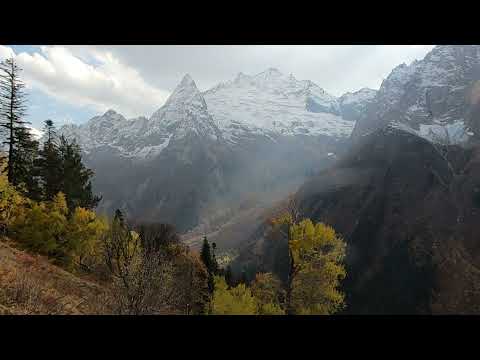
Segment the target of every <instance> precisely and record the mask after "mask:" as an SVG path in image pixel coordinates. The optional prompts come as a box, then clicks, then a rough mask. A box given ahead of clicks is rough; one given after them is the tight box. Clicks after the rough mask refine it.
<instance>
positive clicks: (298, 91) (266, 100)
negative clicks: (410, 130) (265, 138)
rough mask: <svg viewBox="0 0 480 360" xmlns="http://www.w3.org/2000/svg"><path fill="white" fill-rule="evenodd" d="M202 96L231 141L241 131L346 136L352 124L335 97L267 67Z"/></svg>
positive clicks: (238, 77) (240, 76)
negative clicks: (342, 113) (344, 116)
mask: <svg viewBox="0 0 480 360" xmlns="http://www.w3.org/2000/svg"><path fill="white" fill-rule="evenodd" d="M204 97H205V101H206V103H207V105H208V110H209V111H210V112H211V114H212V116H213V118H214V119H215V121H216V123H217V124H218V127H219V128H220V129H221V130H222V132H223V134H224V136H225V137H226V138H227V139H228V140H230V141H232V142H235V141H236V140H235V139H236V137H237V136H238V135H239V133H241V132H242V130H243V131H252V132H257V133H271V134H276V135H313V136H315V135H326V136H333V137H348V136H349V135H350V133H351V131H352V129H353V124H352V122H351V121H347V120H345V119H343V118H342V116H341V110H340V106H339V103H338V101H337V98H335V97H334V96H332V95H330V94H328V93H327V92H326V91H325V90H323V89H322V88H320V87H319V86H318V85H316V84H315V83H313V82H312V81H308V80H301V81H300V80H297V79H295V77H294V76H293V75H289V76H286V75H283V74H282V73H281V72H280V71H278V70H277V69H273V68H271V69H268V70H266V71H264V72H262V73H260V74H257V75H254V76H249V75H245V74H243V73H239V74H238V75H237V77H236V78H235V79H234V80H231V81H227V82H224V83H221V84H219V85H217V86H216V87H214V88H212V89H210V90H208V91H206V92H205V93H204Z"/></svg>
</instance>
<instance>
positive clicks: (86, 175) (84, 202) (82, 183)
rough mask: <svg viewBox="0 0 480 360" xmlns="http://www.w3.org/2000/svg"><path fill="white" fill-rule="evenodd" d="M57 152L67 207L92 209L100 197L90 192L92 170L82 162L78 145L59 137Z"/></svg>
mask: <svg viewBox="0 0 480 360" xmlns="http://www.w3.org/2000/svg"><path fill="white" fill-rule="evenodd" d="M59 153H60V159H61V179H62V182H61V189H62V192H64V193H65V195H66V197H67V203H68V208H69V209H71V210H72V209H75V208H76V207H83V208H85V209H93V208H95V207H96V206H97V204H98V203H99V201H100V200H101V197H98V196H95V195H94V194H93V192H92V182H91V178H92V177H93V175H94V174H93V171H92V170H90V169H88V168H86V167H85V165H84V164H83V162H82V155H81V151H80V146H78V144H77V143H76V142H75V141H72V142H69V141H68V140H67V139H66V138H65V137H64V136H63V135H62V136H61V137H60V145H59Z"/></svg>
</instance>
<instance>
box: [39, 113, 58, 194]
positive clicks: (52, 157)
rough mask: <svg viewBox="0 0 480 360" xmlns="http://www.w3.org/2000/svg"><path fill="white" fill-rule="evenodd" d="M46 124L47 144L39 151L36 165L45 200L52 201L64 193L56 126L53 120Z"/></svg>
mask: <svg viewBox="0 0 480 360" xmlns="http://www.w3.org/2000/svg"><path fill="white" fill-rule="evenodd" d="M44 124H45V125H44V132H45V142H44V143H43V148H42V149H41V150H40V151H39V157H38V159H37V163H36V165H37V169H38V174H39V177H40V181H41V186H42V188H43V198H44V199H45V200H51V199H53V197H54V196H55V195H56V194H57V193H58V192H59V191H62V188H61V182H62V174H61V159H60V152H59V149H58V141H57V136H56V131H55V125H54V124H53V121H52V120H45V123H44Z"/></svg>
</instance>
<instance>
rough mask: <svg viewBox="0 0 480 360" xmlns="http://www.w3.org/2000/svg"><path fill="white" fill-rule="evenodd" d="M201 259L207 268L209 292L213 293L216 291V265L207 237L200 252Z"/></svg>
mask: <svg viewBox="0 0 480 360" xmlns="http://www.w3.org/2000/svg"><path fill="white" fill-rule="evenodd" d="M200 259H201V260H202V262H203V264H204V265H205V268H206V269H207V272H208V290H209V291H210V293H213V290H214V286H215V285H214V271H213V270H214V264H213V258H212V252H211V249H210V244H209V243H208V240H207V237H206V236H205V237H204V238H203V245H202V250H201V252H200Z"/></svg>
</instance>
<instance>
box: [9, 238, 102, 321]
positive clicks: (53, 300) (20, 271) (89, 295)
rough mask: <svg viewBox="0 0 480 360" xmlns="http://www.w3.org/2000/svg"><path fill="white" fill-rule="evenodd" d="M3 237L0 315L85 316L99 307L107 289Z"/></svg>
mask: <svg viewBox="0 0 480 360" xmlns="http://www.w3.org/2000/svg"><path fill="white" fill-rule="evenodd" d="M13 245H14V243H13V242H10V241H8V239H5V238H2V239H1V240H0V314H2V313H3V314H12V315H15V314H18V315H27V314H65V315H85V314H96V313H98V312H100V309H99V308H98V307H97V305H98V304H99V301H98V300H99V298H101V294H102V292H103V289H102V287H101V286H100V285H98V284H96V283H95V282H93V281H91V280H88V279H85V278H82V277H78V276H75V275H73V274H71V273H69V272H67V271H65V270H63V269H61V268H59V267H57V266H55V265H52V264H51V263H50V262H49V261H48V259H46V258H45V257H42V256H39V255H30V254H29V253H27V252H25V251H21V250H18V249H16V248H15V247H14V246H13Z"/></svg>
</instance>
